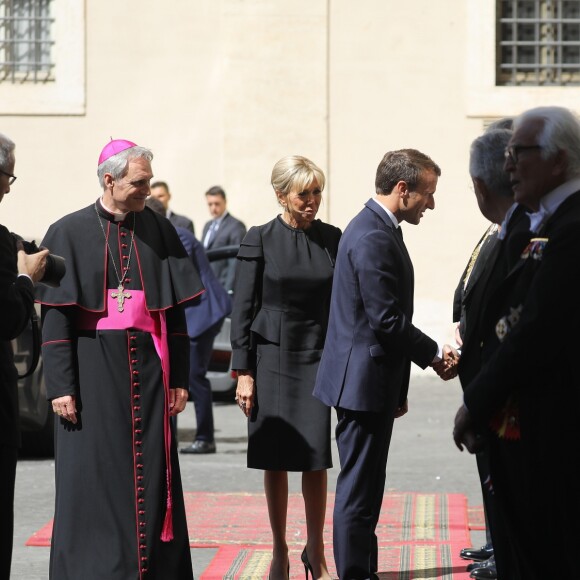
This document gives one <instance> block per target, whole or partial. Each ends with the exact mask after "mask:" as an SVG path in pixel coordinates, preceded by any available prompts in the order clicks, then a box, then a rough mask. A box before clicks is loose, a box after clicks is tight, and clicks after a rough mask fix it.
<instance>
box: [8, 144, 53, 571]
mask: <svg viewBox="0 0 580 580" xmlns="http://www.w3.org/2000/svg"><path fill="white" fill-rule="evenodd" d="M14 164H15V157H14V143H13V142H12V141H11V140H10V139H8V137H6V136H5V135H2V133H0V202H1V201H2V199H3V198H4V196H5V195H6V194H7V193H9V192H10V186H11V185H12V184H13V183H14V181H15V180H16V177H15V176H14ZM47 254H48V250H41V251H40V252H38V253H36V254H32V255H27V254H25V253H24V251H23V250H22V248H21V247H20V248H19V247H17V242H16V240H15V238H14V236H12V235H11V234H10V232H9V231H8V230H7V229H6V228H5V227H4V226H3V225H0V311H1V312H2V318H1V322H0V398H1V401H2V402H1V403H0V474H1V476H0V538H2V541H0V580H9V578H10V566H11V562H12V537H13V533H14V482H15V479H16V459H17V453H18V451H17V450H18V447H19V445H20V429H19V424H18V422H19V421H18V389H17V383H18V373H17V371H16V367H15V366H14V357H13V353H12V345H11V344H10V340H12V339H13V338H16V337H17V336H18V335H19V334H20V333H21V332H22V331H23V330H24V329H25V327H26V324H27V322H28V320H29V319H30V315H31V314H32V311H33V308H34V285H33V283H34V282H38V281H39V280H40V279H41V278H42V276H43V274H44V268H45V265H46V256H47Z"/></svg>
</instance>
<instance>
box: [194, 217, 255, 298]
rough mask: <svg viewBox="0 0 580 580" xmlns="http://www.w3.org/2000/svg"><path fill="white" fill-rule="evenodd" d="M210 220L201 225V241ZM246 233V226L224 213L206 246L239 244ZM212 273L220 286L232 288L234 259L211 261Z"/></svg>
mask: <svg viewBox="0 0 580 580" xmlns="http://www.w3.org/2000/svg"><path fill="white" fill-rule="evenodd" d="M211 223H212V222H211V220H210V221H209V222H207V223H206V224H205V226H203V235H202V237H201V239H202V241H203V240H204V239H205V235H206V234H207V230H208V229H209V226H210V225H211ZM245 235H246V226H245V225H244V224H243V223H242V222H241V221H240V220H238V219H236V218H235V217H234V216H233V215H231V214H229V213H228V214H226V215H225V216H224V218H223V219H222V221H221V223H220V227H219V228H218V231H217V232H216V235H215V237H214V239H213V240H212V242H211V244H210V245H209V246H208V248H207V249H208V250H209V249H211V248H221V247H223V246H234V245H236V244H241V243H242V240H243V239H244V236H245ZM211 267H212V269H213V271H214V274H215V275H216V276H217V279H218V280H219V281H220V282H221V284H222V286H223V287H224V288H225V289H226V290H227V291H228V292H229V291H232V290H233V289H234V278H235V273H236V259H235V258H228V259H226V260H218V261H216V262H212V265H211Z"/></svg>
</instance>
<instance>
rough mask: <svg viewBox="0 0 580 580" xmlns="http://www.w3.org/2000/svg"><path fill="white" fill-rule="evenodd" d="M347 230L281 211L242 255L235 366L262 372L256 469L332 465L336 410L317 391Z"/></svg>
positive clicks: (252, 442)
mask: <svg viewBox="0 0 580 580" xmlns="http://www.w3.org/2000/svg"><path fill="white" fill-rule="evenodd" d="M340 236H341V232H340V230H339V229H338V228H335V227H334V226H331V225H328V224H325V223H323V222H321V221H320V220H315V221H314V222H313V223H312V225H311V227H310V228H309V229H307V230H300V229H296V228H292V227H291V226H289V225H287V224H286V223H285V222H284V221H283V220H282V218H281V217H280V216H278V217H277V218H276V219H274V220H272V221H271V222H268V223H267V224H265V225H263V226H259V227H253V228H251V229H250V230H249V231H248V233H247V235H246V237H245V238H244V240H243V241H242V244H241V246H240V251H239V253H238V265H237V272H236V283H235V291H234V306H233V312H232V326H231V340H232V351H233V353H232V368H233V369H251V370H254V373H255V374H254V376H255V387H256V399H255V407H254V409H253V412H252V415H251V417H250V419H249V422H248V467H252V468H256V469H267V470H280V471H315V470H320V469H327V468H329V467H332V457H331V452H330V409H329V408H328V407H326V405H323V404H322V403H321V402H320V401H318V400H317V399H315V398H314V397H313V396H312V391H313V389H314V381H315V379H316V371H317V369H318V363H319V362H320V357H321V356H322V349H323V346H324V339H325V336H326V328H327V323H328V313H329V306H330V293H331V289H332V276H333V273H334V262H335V258H336V252H337V249H338V242H339V239H340Z"/></svg>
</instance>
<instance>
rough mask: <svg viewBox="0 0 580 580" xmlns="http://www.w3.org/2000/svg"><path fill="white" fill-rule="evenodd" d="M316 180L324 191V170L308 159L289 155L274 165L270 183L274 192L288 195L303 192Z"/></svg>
mask: <svg viewBox="0 0 580 580" xmlns="http://www.w3.org/2000/svg"><path fill="white" fill-rule="evenodd" d="M315 180H316V181H317V182H318V187H319V188H320V191H322V190H323V189H324V184H325V178H324V173H323V172H322V169H320V167H318V166H317V165H316V164H315V163H313V162H312V161H310V159H307V158H306V157H302V156H300V155H289V156H288V157H283V158H282V159H280V161H278V162H277V163H276V165H274V168H273V169H272V177H271V181H270V183H271V184H272V187H273V188H274V191H279V192H280V193H282V194H283V195H288V194H289V193H291V192H292V191H303V190H304V189H306V188H307V187H308V186H310V185H311V184H312V183H313V182H314V181H315Z"/></svg>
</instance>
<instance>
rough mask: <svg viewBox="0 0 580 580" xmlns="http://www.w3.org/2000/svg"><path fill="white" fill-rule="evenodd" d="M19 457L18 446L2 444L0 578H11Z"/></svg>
mask: <svg viewBox="0 0 580 580" xmlns="http://www.w3.org/2000/svg"><path fill="white" fill-rule="evenodd" d="M17 458H18V450H17V448H16V446H11V445H0V474H2V475H1V476H0V538H2V541H1V542H0V580H10V567H11V564H12V543H13V538H14V484H15V482H16V460H17Z"/></svg>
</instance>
